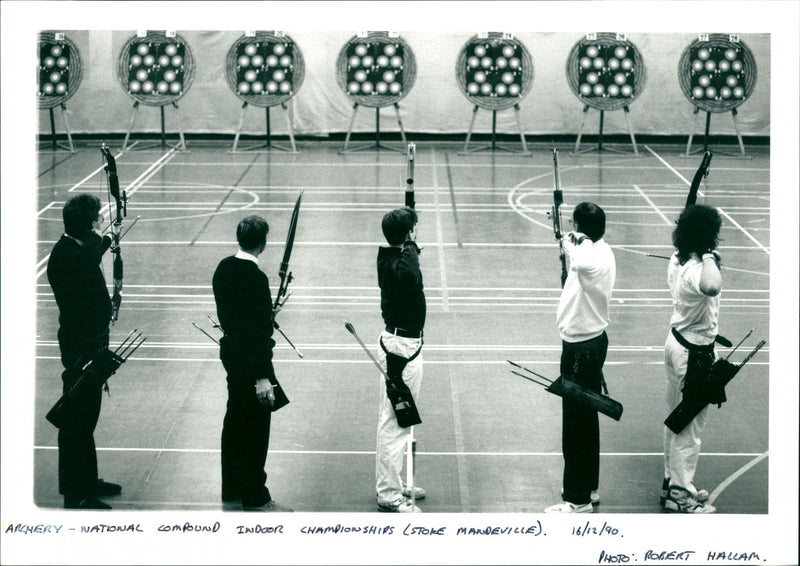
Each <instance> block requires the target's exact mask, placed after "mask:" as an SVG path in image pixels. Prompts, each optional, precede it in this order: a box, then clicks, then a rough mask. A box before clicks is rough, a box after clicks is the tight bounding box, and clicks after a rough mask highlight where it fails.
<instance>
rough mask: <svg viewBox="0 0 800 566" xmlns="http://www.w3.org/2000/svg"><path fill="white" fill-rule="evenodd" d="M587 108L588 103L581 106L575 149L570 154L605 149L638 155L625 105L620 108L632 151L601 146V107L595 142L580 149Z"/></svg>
mask: <svg viewBox="0 0 800 566" xmlns="http://www.w3.org/2000/svg"><path fill="white" fill-rule="evenodd" d="M589 108H590V106H589V105H588V104H587V105H585V106H584V107H583V119H582V120H581V126H580V129H579V130H578V137H577V138H576V139H575V149H573V150H572V155H580V154H582V153H590V152H592V151H603V150H604V149H605V150H606V151H613V152H616V153H625V154H629V153H633V155H636V156H638V155H639V148H638V146H637V145H636V136H635V135H634V134H633V127H632V126H631V121H630V119H629V118H628V114H629V113H630V109H628V106H627V105H626V106H623V107H622V110H623V112H624V116H625V123H626V124H627V126H628V134H629V135H630V138H631V147H632V148H633V151H632V152H631V151H624V150H621V149H616V148H613V147H608V146H605V147H603V120H604V118H605V110H602V109H601V110H600V126H599V130H598V134H597V144H595V145H594V146H592V147H588V148H585V149H581V137H582V136H583V127H584V126H585V125H586V117H587V116H588V114H589Z"/></svg>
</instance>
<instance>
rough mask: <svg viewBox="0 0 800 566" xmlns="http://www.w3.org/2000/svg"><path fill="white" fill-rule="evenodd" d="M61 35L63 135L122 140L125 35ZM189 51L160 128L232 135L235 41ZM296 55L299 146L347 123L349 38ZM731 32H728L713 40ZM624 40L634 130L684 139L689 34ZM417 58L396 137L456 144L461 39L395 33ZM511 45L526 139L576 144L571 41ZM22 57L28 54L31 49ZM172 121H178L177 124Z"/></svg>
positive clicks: (281, 128) (750, 120)
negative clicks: (634, 66) (528, 85)
mask: <svg viewBox="0 0 800 566" xmlns="http://www.w3.org/2000/svg"><path fill="white" fill-rule="evenodd" d="M54 31H63V32H65V33H66V35H67V37H68V38H69V39H70V40H71V41H72V42H73V43H74V44H75V45H76V47H77V48H78V50H79V52H80V54H81V59H82V61H83V79H82V82H81V84H80V86H79V88H78V90H77V91H76V92H75V94H74V95H73V96H72V98H70V99H69V100H68V101H67V103H66V106H67V110H68V120H69V127H70V130H71V132H72V133H74V134H98V133H125V132H127V130H128V127H129V124H130V121H131V117H132V113H133V102H134V101H133V99H131V98H130V97H129V96H128V95H127V94H126V92H125V91H124V90H123V89H122V86H121V85H120V83H119V81H118V79H117V73H116V68H117V60H118V58H119V55H120V52H121V50H122V48H123V46H124V45H125V44H126V43H127V42H128V40H129V39H130V38H131V37H132V36H134V35H135V34H136V32H135V31H85V30H84V31H70V30H54ZM176 31H177V33H178V34H179V35H180V36H182V37H183V38H184V39H185V40H186V42H187V43H188V44H189V45H190V47H191V49H192V51H193V53H194V57H195V78H194V84H193V85H192V86H191V88H190V89H189V91H188V92H187V93H186V95H185V96H184V97H183V98H182V99H180V100H179V102H178V106H179V108H180V109H179V111H178V112H176V111H175V109H174V108H172V107H171V106H168V107H167V109H166V130H167V133H168V134H172V133H175V132H177V123H176V119H177V118H178V117H179V118H180V120H181V123H182V126H183V131H184V132H185V133H188V134H230V135H233V134H234V133H235V131H236V128H237V125H238V123H239V116H240V110H241V106H242V101H241V100H240V99H239V98H237V97H236V96H235V95H234V94H233V92H232V91H231V90H230V87H229V86H228V84H227V82H226V80H225V73H226V57H227V53H228V50H229V49H230V47H231V45H233V43H234V42H235V41H236V40H237V39H238V38H239V37H240V36H241V35H242V34H243V32H239V31H181V30H176ZM285 31H286V33H287V34H288V35H289V36H290V37H291V38H292V39H293V40H294V41H295V43H296V44H297V46H298V47H299V48H300V50H301V51H302V54H303V57H304V59H305V64H306V74H305V80H304V82H303V84H302V86H301V88H300V90H299V91H298V93H297V94H296V95H295V96H294V98H293V99H292V100H291V101H290V104H293V106H294V110H293V111H294V131H295V135H298V136H304V135H306V136H326V135H328V134H330V133H343V132H346V131H347V128H348V124H349V122H350V119H351V117H352V113H353V107H352V103H351V101H350V100H349V99H348V97H347V96H346V95H345V94H344V92H343V91H342V90H341V89H340V88H339V86H338V83H337V82H336V59H337V56H338V54H339V51H340V50H341V49H342V47H343V46H344V45H345V44H346V43H347V42H348V41H349V40H350V38H351V37H353V35H355V32H344V31H304V32H301V31H298V32H294V31H292V30H289V29H287V30H285ZM720 31H725V32H735V30H720ZM626 33H627V37H628V39H629V40H630V41H631V42H633V43H634V44H635V45H636V47H637V48H638V49H639V51H640V53H641V54H642V57H643V60H644V64H645V67H646V69H647V84H646V86H645V88H644V91H643V92H642V94H641V95H640V96H639V97H638V98H637V99H636V100H635V101H634V102H633V103H632V104H631V105H630V110H631V112H630V119H631V122H632V125H633V129H634V132H635V133H637V134H651V135H688V133H689V129H690V125H691V123H692V118H693V114H692V111H693V106H692V105H691V104H690V103H689V101H688V100H687V99H686V98H685V97H684V95H683V93H682V92H681V89H680V86H679V82H678V61H679V59H680V56H681V53H682V52H683V50H684V49H685V48H686V47H687V46H688V45H689V44H690V43H691V42H692V41H694V40H695V39H696V38H697V35H696V34H694V33H635V32H633V31H628V32H626ZM400 35H401V37H402V38H403V39H404V40H405V41H406V42H407V43H408V45H409V46H410V47H411V49H412V51H413V52H414V55H415V57H416V63H417V78H416V82H415V84H414V86H413V88H412V89H411V91H410V93H409V94H408V95H407V96H406V97H405V98H404V99H403V100H401V101H400V111H401V117H402V121H403V128H404V130H405V131H406V132H408V133H415V132H417V133H430V134H465V133H466V132H467V130H468V128H469V122H470V119H471V117H472V108H473V106H472V104H471V103H470V102H469V101H468V100H467V99H466V97H465V96H464V95H463V94H462V93H461V92H460V91H459V89H458V87H457V83H456V72H455V63H456V59H457V57H458V55H459V53H460V51H461V50H462V48H463V46H464V44H465V43H466V41H467V40H468V39H470V37H471V36H472V35H473V33H472V32H465V33H455V32H436V33H430V32H425V33H421V32H402V31H401V32H400ZM515 37H516V38H517V39H518V40H520V41H521V42H522V43H523V44H524V45H525V46H526V47H527V49H528V50H529V51H530V53H531V56H532V58H533V67H534V81H533V87H532V89H531V92H530V93H529V94H528V96H527V97H525V99H524V100H523V101H522V102H521V104H520V109H521V112H520V117H521V122H522V127H523V130H524V132H525V134H527V135H558V134H573V135H574V134H577V132H578V129H579V127H580V123H581V118H582V112H581V110H582V108H583V106H582V104H581V102H580V101H579V100H578V99H577V98H576V96H575V95H574V94H573V93H572V91H571V90H570V88H569V86H568V83H567V78H566V72H565V63H566V60H567V56H568V54H569V52H570V50H571V49H572V47H573V45H575V43H576V42H577V41H579V40H580V39H581V38H582V37H583V34H582V33H577V32H576V33H566V32H557V33H556V32H553V33H542V32H531V33H519V34H516V35H515ZM741 40H742V41H744V42H745V43H746V44H747V46H748V47H749V48H750V49H751V51H752V52H753V55H754V57H755V61H756V64H757V67H758V81H757V83H756V86H755V90H754V91H753V94H752V96H751V97H750V99H749V100H746V101H745V102H744V103H743V104H742V105H741V106H739V108H738V109H737V111H738V117H737V119H738V124H739V129H740V132H741V133H742V134H743V135H745V136H769V134H770V71H771V70H770V35H769V34H743V35H741ZM31 48H32V49H33V46H31ZM176 114H179V116H178V115H176ZM264 114H265V112H264V110H263V109H262V108H256V107H252V106H251V107H248V109H247V111H246V114H245V121H244V127H243V128H242V134H256V135H263V134H264V132H265V131H266V126H265V115H264ZM55 116H56V129H57V132H58V133H63V125H62V122H61V118H60V111H59V110H58V109H56V113H55ZM598 118H599V112H598V111H596V110H590V116H589V118H588V120H587V125H586V129H585V131H584V133H585V134H594V133H597V129H598ZM704 118H705V113H704V112H702V113H701V114H700V118H699V119H698V120H697V125H696V130H695V132H696V133H702V129H703V127H704ZM380 127H381V131H398V130H399V128H398V124H397V120H396V119H395V113H394V111H393V110H392V109H391V107H390V108H385V109H383V110H382V111H381V126H380ZM271 128H272V133H273V134H275V135H285V134H286V133H287V131H288V128H287V122H286V117H285V113H284V112H283V110H281V109H280V107H275V108H273V109H272V110H271ZM159 131H160V113H159V111H158V108H156V107H147V106H141V107H140V109H139V112H138V114H137V117H136V121H135V123H134V126H133V132H134V134H136V133H155V132H159ZM353 131H354V132H374V131H375V110H374V109H372V108H366V107H360V108H359V111H358V115H357V119H356V121H355V124H354V127H353ZM497 131H498V133H503V134H506V133H507V134H516V133H517V132H518V130H517V126H516V122H515V119H514V112H513V111H512V110H504V111H499V112H498V114H497ZM39 132H40V133H41V134H49V132H50V122H49V119H48V114H47V111H46V110H41V111H39ZM474 132H475V133H488V132H491V112H490V111H486V110H480V111H479V113H478V118H477V121H476V124H475V129H474ZM604 133H608V134H614V133H622V134H624V133H627V126H626V124H625V120H624V117H623V112H622V111H614V112H606V113H605V124H604ZM710 133H711V134H712V135H731V134H734V133H735V130H734V125H733V121H732V118H731V113H730V112H726V113H720V114H713V115H712V120H711V129H710Z"/></svg>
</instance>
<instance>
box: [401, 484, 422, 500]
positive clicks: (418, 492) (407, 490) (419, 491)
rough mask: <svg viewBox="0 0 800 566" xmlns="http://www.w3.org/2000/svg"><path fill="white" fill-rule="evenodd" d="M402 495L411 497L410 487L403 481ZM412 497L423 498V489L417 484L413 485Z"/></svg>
mask: <svg viewBox="0 0 800 566" xmlns="http://www.w3.org/2000/svg"><path fill="white" fill-rule="evenodd" d="M403 497H405V498H407V499H411V488H410V487H408V486H407V485H406V484H405V483H403ZM414 499H425V490H424V489H422V488H421V487H419V486H418V485H415V486H414Z"/></svg>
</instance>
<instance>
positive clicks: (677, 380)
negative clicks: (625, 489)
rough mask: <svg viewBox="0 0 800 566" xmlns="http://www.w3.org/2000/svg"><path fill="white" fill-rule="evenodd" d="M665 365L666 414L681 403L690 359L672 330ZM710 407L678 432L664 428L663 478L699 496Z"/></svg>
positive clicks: (665, 348) (668, 337)
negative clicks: (698, 475)
mask: <svg viewBox="0 0 800 566" xmlns="http://www.w3.org/2000/svg"><path fill="white" fill-rule="evenodd" d="M664 357H665V360H664V367H665V369H666V372H667V414H669V413H671V412H672V410H673V409H674V408H675V407H677V406H678V404H679V403H680V402H681V399H682V398H683V393H681V389H683V383H684V380H685V378H686V368H687V366H688V362H689V350H687V349H686V348H684V347H683V346H681V345H680V344H679V343H678V341H677V340H675V337H674V336H673V335H672V332H670V333H669V334H668V335H667V342H666V344H665V345H664ZM707 413H708V406H706V407H705V408H704V409H703V410H702V411H700V413H699V414H698V415H697V416H696V417H695V418H694V419H693V420H692V422H690V423H689V424H688V425H687V426H686V428H684V429H683V430H682V431H681V433H680V434H675V433H674V432H672V431H671V430H670V429H669V428H668V427H666V426H665V427H664V477H665V478H670V485H674V486H678V487H682V488H684V489H685V490H687V491H688V492H689V493H691V494H692V495H697V488H696V487H695V486H694V473H695V470H696V469H697V460H698V458H699V457H700V444H701V440H700V435H701V434H702V433H703V429H704V428H705V426H706V416H707Z"/></svg>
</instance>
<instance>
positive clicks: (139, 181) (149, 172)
mask: <svg viewBox="0 0 800 566" xmlns="http://www.w3.org/2000/svg"><path fill="white" fill-rule="evenodd" d="M175 151H176V149H175V148H174V147H173V148H172V149H170V150H169V151H168V152H167V153H165V154H164V155H162V156H161V157H160V158H159V159H158V160H157V161H156V162H155V163H153V164H152V165H150V167H148V168H147V169H146V170H145V171H144V172H143V173H142V174H141V175H139V176H138V177H136V179H134V180H133V181H131V182H130V184H129V185H128V186H127V187H125V189H124V190H125V192H126V193H127V195H128V196H130V195H132V194H133V193H135V192H136V190H137V189H138V188H139V187H141V186H142V185H143V184H144V183H146V182H147V181H148V180H149V179H150V178H151V177H152V176H153V175H155V174H156V173H157V172H158V171H159V170H160V169H161V168H162V167H164V165H165V164H166V163H168V162H169V161H170V160H172V158H173V157H175ZM120 155H122V154H121V153H120V154H118V155H117V157H119V156H120ZM102 170H103V166H102V165H101V166H100V167H98V168H97V169H95V170H94V172H92V173H91V174H90V175H89V176H87V177H85V178H84V179H83V180H82V181H79V182H78V183H77V184H76V185H73V186H72V188H70V189H69V191H68V192H72V191H74V190H75V189H77V188H78V187H80V186H81V185H82V184H83V183H84V182H85V181H86V180H87V179H90V178H92V177H94V176H95V175H96V174H97V173H98V172H100V171H102ZM101 186H102V185H101ZM109 198H110V197H109ZM110 210H111V203H110V202H107V203H106V204H105V205H103V208H101V209H100V214H104V213H105V212H107V211H110ZM48 259H50V254H47V256H45V257H44V258H43V259H42V260H41V261H39V263H37V264H36V266H37V267H38V266H40V265H42V263H44V262H46V261H47V260H48ZM45 271H47V266H45V267H43V268H42V269H40V270H39V271H38V272H37V273H36V279H39V277H41V276H42V274H43V273H44V272H45Z"/></svg>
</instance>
